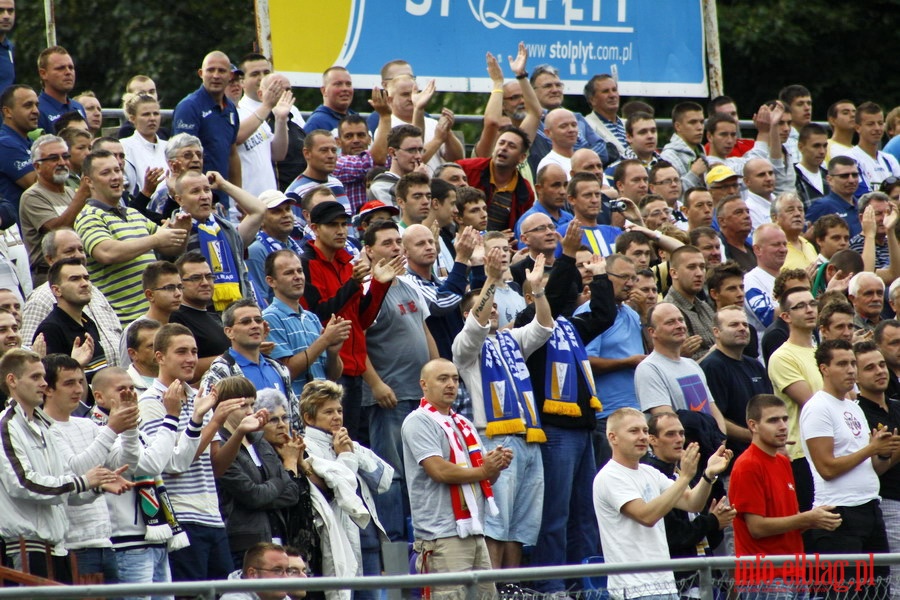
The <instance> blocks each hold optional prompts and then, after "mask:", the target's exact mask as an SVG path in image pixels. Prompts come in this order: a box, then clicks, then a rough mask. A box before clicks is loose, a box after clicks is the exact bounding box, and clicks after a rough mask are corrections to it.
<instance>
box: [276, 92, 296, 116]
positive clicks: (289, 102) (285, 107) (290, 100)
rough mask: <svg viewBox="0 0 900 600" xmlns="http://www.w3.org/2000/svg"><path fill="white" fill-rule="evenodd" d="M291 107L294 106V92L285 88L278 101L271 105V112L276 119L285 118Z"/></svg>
mask: <svg viewBox="0 0 900 600" xmlns="http://www.w3.org/2000/svg"><path fill="white" fill-rule="evenodd" d="M292 108H294V94H293V92H291V90H285V91H284V92H282V94H281V97H280V98H279V99H278V103H277V104H275V106H273V107H272V114H273V115H275V118H276V119H287V118H288V115H290V114H291V109H292Z"/></svg>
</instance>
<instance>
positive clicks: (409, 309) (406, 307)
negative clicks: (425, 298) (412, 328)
mask: <svg viewBox="0 0 900 600" xmlns="http://www.w3.org/2000/svg"><path fill="white" fill-rule="evenodd" d="M397 308H398V309H399V310H400V314H401V315H405V314H406V313H410V314H412V313H417V312H419V307H418V306H416V301H415V300H410V301H409V302H400V303H399V304H397Z"/></svg>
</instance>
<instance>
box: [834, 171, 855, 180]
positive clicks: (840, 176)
mask: <svg viewBox="0 0 900 600" xmlns="http://www.w3.org/2000/svg"><path fill="white" fill-rule="evenodd" d="M829 175H831V176H832V177H837V178H838V179H859V171H853V172H852V173H829Z"/></svg>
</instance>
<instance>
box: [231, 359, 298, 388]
mask: <svg viewBox="0 0 900 600" xmlns="http://www.w3.org/2000/svg"><path fill="white" fill-rule="evenodd" d="M228 353H229V354H230V355H231V358H233V359H234V362H235V364H237V366H239V367H240V368H241V372H242V373H243V374H244V377H246V378H247V379H249V380H250V382H251V383H252V384H253V387H255V388H256V389H257V390H263V389H265V388H273V389H276V390H278V391H279V392H281V393H282V394H284V395H285V397H287V396H288V391H287V390H286V389H284V380H282V378H281V374H280V373H279V372H278V371H277V370H276V369H275V367H273V366H272V365H270V364H269V361H267V360H266V359H265V358H263V357H262V356H260V360H259V364H257V363H255V362H253V361H252V360H250V359H249V358H247V357H246V356H244V355H242V354H239V353H237V352H235V351H234V348H229V349H228Z"/></svg>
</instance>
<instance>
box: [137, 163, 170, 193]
mask: <svg viewBox="0 0 900 600" xmlns="http://www.w3.org/2000/svg"><path fill="white" fill-rule="evenodd" d="M165 175H166V172H165V170H164V169H162V168H161V167H147V170H146V171H144V186H143V187H142V188H141V192H143V194H144V195H145V196H147V197H150V196H152V195H153V192H155V191H156V187H157V186H158V185H159V182H160V181H162V180H163V177H165Z"/></svg>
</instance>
